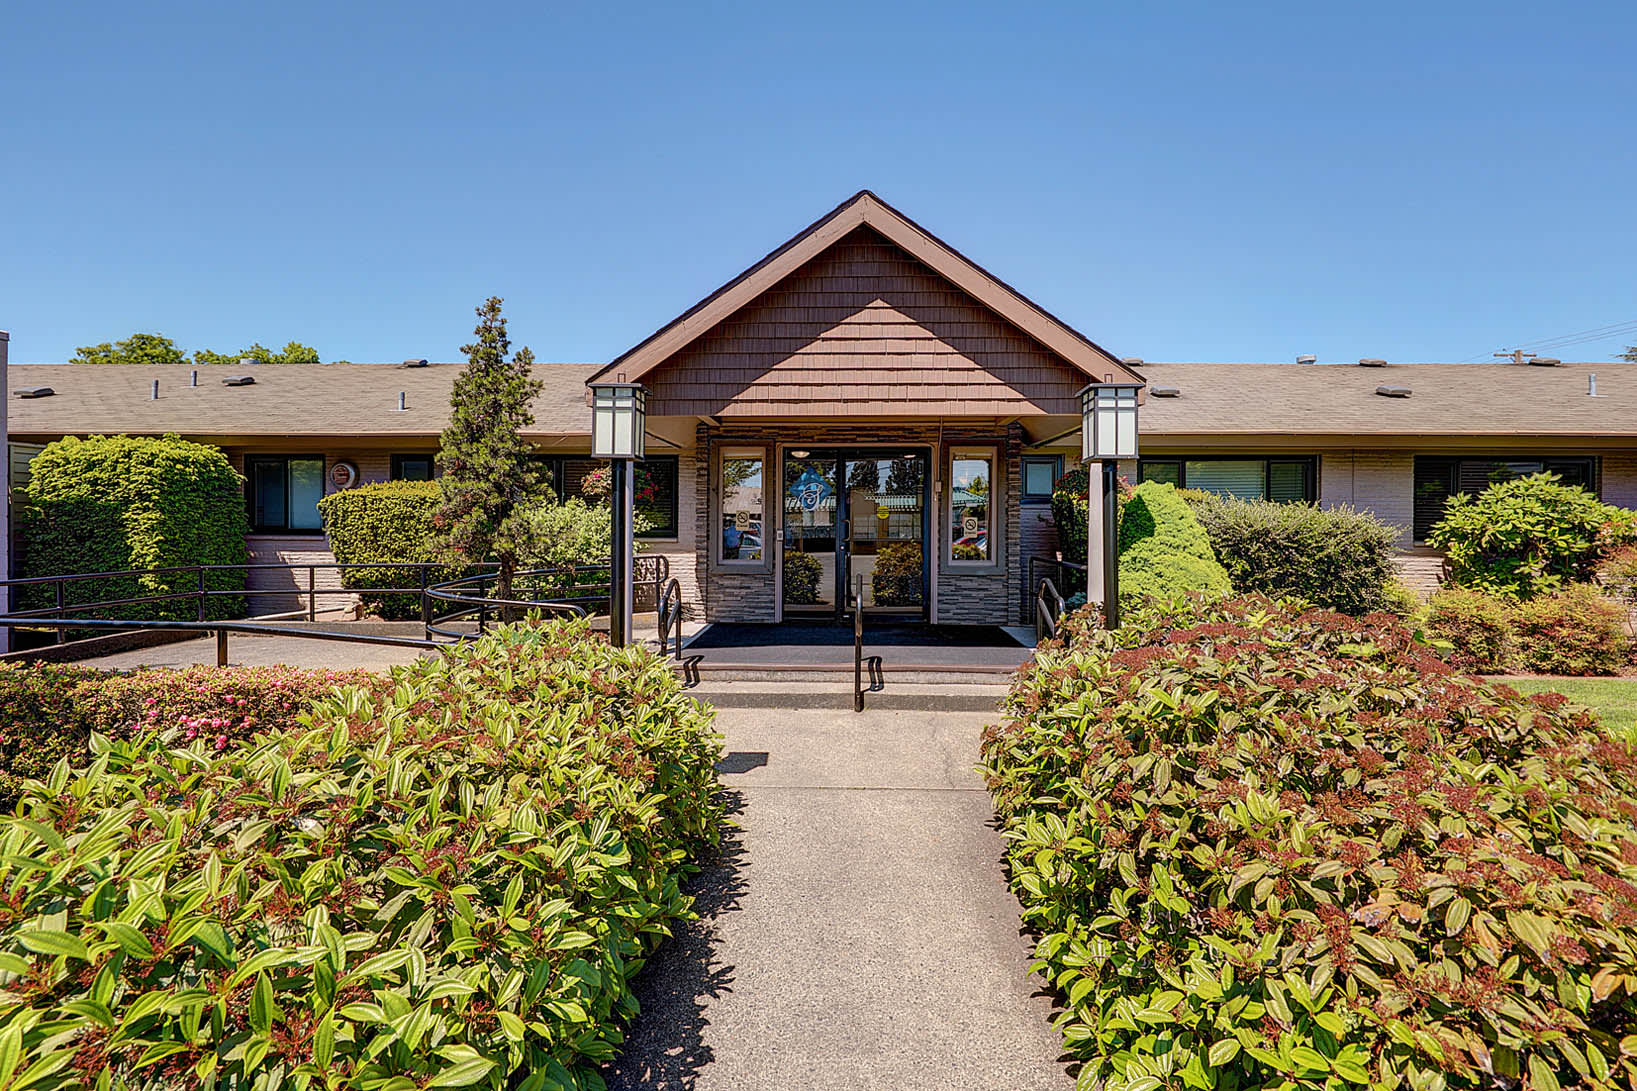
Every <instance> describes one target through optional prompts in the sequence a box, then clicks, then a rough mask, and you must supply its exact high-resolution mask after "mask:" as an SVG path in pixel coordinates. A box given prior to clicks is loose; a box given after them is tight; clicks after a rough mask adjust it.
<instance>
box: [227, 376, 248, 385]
mask: <svg viewBox="0 0 1637 1091" xmlns="http://www.w3.org/2000/svg"><path fill="white" fill-rule="evenodd" d="M222 385H223V386H255V385H256V377H255V376H254V375H231V376H229V377H228V378H226V379H223V380H222Z"/></svg>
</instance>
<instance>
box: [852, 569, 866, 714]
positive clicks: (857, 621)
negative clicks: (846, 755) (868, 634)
mask: <svg viewBox="0 0 1637 1091" xmlns="http://www.w3.org/2000/svg"><path fill="white" fill-rule="evenodd" d="M853 711H854V712H863V711H864V574H863V573H859V576H858V587H857V590H855V591H854V592H853Z"/></svg>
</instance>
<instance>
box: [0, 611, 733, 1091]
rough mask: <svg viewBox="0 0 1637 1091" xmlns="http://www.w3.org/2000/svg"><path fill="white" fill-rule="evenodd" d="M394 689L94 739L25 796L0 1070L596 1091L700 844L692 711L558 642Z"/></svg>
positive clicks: (485, 646)
mask: <svg viewBox="0 0 1637 1091" xmlns="http://www.w3.org/2000/svg"><path fill="white" fill-rule="evenodd" d="M394 681H395V683H396V685H395V687H394V688H393V689H392V691H391V692H390V693H387V694H373V693H370V692H369V691H367V690H364V689H360V688H349V689H347V690H345V691H340V692H338V693H337V694H335V695H334V696H332V697H329V698H326V699H324V700H321V701H320V702H318V704H317V705H316V706H315V707H314V708H313V709H312V710H311V711H310V712H309V713H308V716H307V717H306V722H307V725H308V726H306V727H303V728H301V729H297V730H293V731H288V732H282V733H278V734H275V735H271V736H268V737H265V738H264V740H263V741H262V742H261V743H260V744H259V745H257V746H254V747H247V748H243V749H238V750H233V749H229V750H227V751H223V752H220V753H218V752H216V751H214V750H213V749H211V748H210V747H208V746H206V745H205V744H204V743H203V742H202V741H201V740H197V739H196V740H193V741H192V742H185V741H184V740H182V739H179V738H176V737H175V735H174V732H173V733H169V734H167V735H166V736H163V737H159V738H155V737H151V736H150V737H147V738H142V739H132V740H108V739H101V740H99V741H98V742H97V743H96V745H95V751H96V753H95V760H94V761H93V762H92V763H91V765H90V766H89V768H87V769H85V770H83V771H81V772H78V773H75V772H71V771H70V769H69V767H68V765H67V764H66V763H64V764H61V765H59V766H58V767H57V768H55V769H54V770H53V772H52V775H51V778H50V781H49V782H48V783H47V784H44V785H40V786H38V787H37V788H34V789H31V790H30V791H29V792H28V793H27V795H26V796H25V797H24V800H23V804H22V809H23V813H24V814H25V815H26V817H25V818H21V819H8V820H5V821H4V822H3V823H0V883H3V884H4V889H5V890H6V891H7V894H8V899H9V904H10V905H11V906H12V908H11V909H9V910H8V911H7V912H6V913H5V914H3V915H0V984H3V985H4V988H5V990H6V991H5V992H4V993H0V1026H3V1027H4V1028H5V1029H4V1030H3V1031H0V1065H6V1066H8V1067H9V1068H10V1070H12V1071H17V1072H35V1073H47V1074H50V1075H49V1076H47V1077H46V1079H45V1081H44V1083H43V1084H41V1086H44V1085H55V1086H59V1087H85V1088H90V1087H93V1086H103V1087H107V1086H112V1087H126V1086H148V1087H181V1086H199V1085H200V1084H201V1083H203V1084H206V1085H209V1084H211V1083H214V1085H215V1086H218V1087H231V1088H245V1089H249V1088H251V1087H263V1088H272V1087H279V1086H287V1087H298V1088H299V1087H306V1086H322V1087H330V1088H358V1089H361V1091H395V1089H398V1088H404V1089H408V1088H415V1087H421V1088H426V1087H432V1088H436V1087H464V1086H469V1085H482V1086H486V1087H491V1088H496V1089H498V1088H503V1087H508V1086H512V1087H523V1088H529V1089H531V1091H543V1089H546V1088H552V1087H556V1088H577V1089H591V1088H600V1087H601V1086H602V1080H601V1078H600V1077H599V1076H598V1075H597V1071H596V1069H597V1066H598V1065H599V1064H600V1063H602V1062H604V1061H606V1060H608V1059H609V1058H610V1057H612V1056H613V1054H614V1052H615V1050H616V1048H617V1046H618V1044H619V1043H620V1042H621V1040H622V1035H621V1029H620V1028H621V1025H622V1024H623V1023H624V1022H625V1021H626V1020H628V1019H629V1018H631V1017H632V1016H633V1015H635V1013H636V1002H635V1000H634V999H633V997H632V994H631V991H630V987H629V982H630V979H631V976H632V975H633V974H635V973H636V972H637V971H638V970H639V969H640V968H641V966H642V964H643V961H644V959H645V958H646V957H647V955H648V954H649V953H650V952H651V951H652V949H653V948H654V946H655V945H656V944H657V943H658V942H659V941H660V939H661V938H662V937H663V936H664V935H665V934H666V932H667V929H668V927H669V926H670V924H671V923H672V922H674V921H676V920H678V919H679V918H682V917H683V916H685V915H686V914H687V913H688V911H689V904H690V902H689V899H688V898H687V897H686V896H684V895H683V894H682V893H681V891H680V889H679V885H678V884H679V881H680V880H681V879H682V878H683V877H684V876H685V875H686V874H687V873H688V872H689V871H690V870H691V868H692V866H693V865H691V864H690V860H691V859H692V858H694V857H695V856H697V855H698V854H699V853H701V852H703V851H705V850H707V849H708V848H710V847H711V846H712V845H714V844H715V843H716V841H717V838H718V828H719V824H720V821H721V818H722V807H721V804H720V802H719V801H718V799H717V795H716V776H715V770H714V763H715V762H716V760H717V759H718V758H719V757H720V745H719V743H718V741H717V739H716V737H715V736H714V734H713V733H712V732H711V729H710V714H709V713H708V712H707V711H705V710H704V709H702V708H701V706H699V705H697V704H695V703H694V702H693V701H692V700H690V699H688V698H687V697H686V696H685V695H684V694H683V693H682V691H681V687H680V683H679V682H678V680H677V678H676V676H675V675H674V673H673V672H672V671H671V670H670V668H669V666H668V665H667V664H665V662H664V661H663V660H662V659H660V658H658V657H656V656H654V655H653V654H651V653H649V652H646V651H643V650H640V649H636V648H631V649H622V650H615V649H611V648H609V647H608V646H607V645H606V644H605V643H602V642H601V641H598V640H595V639H594V638H592V636H591V635H590V633H589V631H588V630H587V629H586V627H585V625H584V624H583V623H554V624H549V625H538V626H508V627H506V628H504V629H502V630H501V631H499V632H497V633H495V634H493V635H491V636H489V637H486V638H484V639H482V640H479V641H476V642H473V643H471V644H468V645H464V646H461V647H458V648H453V649H451V650H450V651H449V652H448V654H447V655H446V656H441V657H439V658H437V659H433V660H427V661H422V662H420V663H417V664H415V665H413V666H410V667H406V668H400V669H398V670H397V671H395V672H394ZM112 876H117V878H111V877H112Z"/></svg>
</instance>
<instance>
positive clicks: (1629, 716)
mask: <svg viewBox="0 0 1637 1091" xmlns="http://www.w3.org/2000/svg"><path fill="white" fill-rule="evenodd" d="M1495 681H1497V682H1505V683H1506V684H1507V685H1509V686H1511V687H1512V688H1513V689H1515V690H1517V691H1518V692H1519V693H1546V692H1555V693H1561V694H1563V695H1564V696H1565V697H1567V698H1569V700H1571V701H1573V702H1575V703H1576V704H1580V705H1586V706H1587V707H1589V708H1591V709H1592V710H1593V711H1595V712H1596V713H1597V714H1598V716H1599V717H1601V718H1602V720H1603V726H1604V727H1606V728H1608V731H1609V734H1610V735H1614V736H1616V737H1617V738H1622V739H1629V740H1631V741H1632V742H1637V678H1497V679H1495Z"/></svg>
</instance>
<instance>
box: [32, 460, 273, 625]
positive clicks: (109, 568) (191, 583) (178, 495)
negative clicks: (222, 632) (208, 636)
mask: <svg viewBox="0 0 1637 1091" xmlns="http://www.w3.org/2000/svg"><path fill="white" fill-rule="evenodd" d="M29 470H30V481H29V485H28V488H27V490H25V491H24V492H22V493H20V494H19V495H18V497H17V500H18V501H19V502H18V503H17V505H16V517H17V518H16V522H17V527H16V536H17V573H18V575H19V576H25V577H29V576H56V575H66V574H72V573H86V572H119V571H126V570H133V569H135V570H141V571H144V572H145V571H148V570H152V569H160V568H178V567H185V566H189V565H201V564H204V565H212V564H219V565H243V564H245V563H246V562H247V561H248V560H249V555H248V553H247V551H246V548H245V540H244V539H245V533H246V531H247V529H248V527H247V525H246V521H245V502H244V478H242V477H240V476H239V474H238V472H237V471H235V470H234V469H233V466H232V464H231V463H229V462H228V460H227V456H226V455H225V454H223V453H222V451H221V449H220V448H217V447H210V446H207V445H205V444H200V443H189V442H187V441H186V440H182V439H179V438H177V437H176V436H165V437H163V438H158V439H156V438H153V437H149V436H92V437H90V438H89V439H83V440H82V439H78V438H75V437H73V436H69V437H67V438H65V439H60V440H58V441H57V442H55V443H52V444H49V445H47V446H46V448H45V449H44V450H43V451H41V452H40V453H39V454H38V455H36V456H35V457H34V460H33V462H32V463H31V464H30V467H29ZM244 582H245V573H244V571H243V570H242V569H240V570H238V571H230V572H212V573H209V574H208V575H207V577H206V587H207V588H209V589H210V590H216V591H239V590H242V589H243V588H244ZM198 586H199V578H198V576H196V575H192V574H188V573H172V574H160V575H145V574H139V575H132V576H117V577H110V578H108V579H104V580H84V581H79V582H75V583H70V584H68V585H67V594H66V599H67V603H68V605H69V606H74V605H76V604H79V603H89V602H103V601H108V600H112V599H125V598H139V597H143V596H148V595H166V594H176V593H180V592H186V591H193V590H197V589H198ZM18 598H19V599H20V600H21V602H20V603H18V605H20V606H24V607H28V608H35V607H48V606H51V605H53V604H54V603H55V597H54V593H53V591H52V589H51V588H50V587H43V588H37V589H31V590H27V591H25V592H23V593H22V594H20V595H19V596H18ZM197 610H198V607H197V604H196V603H195V602H194V601H192V600H188V599H177V600H173V601H168V602H157V603H140V604H137V605H133V606H123V607H114V608H111V609H103V610H99V611H97V612H96V614H97V616H101V617H106V618H115V619H126V618H159V619H166V620H173V621H192V620H195V619H196V618H197V617H198V613H197ZM244 610H245V603H244V600H243V599H242V598H240V597H237V596H233V595H223V596H218V597H213V598H211V599H208V600H207V601H206V604H205V616H206V617H207V618H210V619H221V618H235V617H243V616H244Z"/></svg>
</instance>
